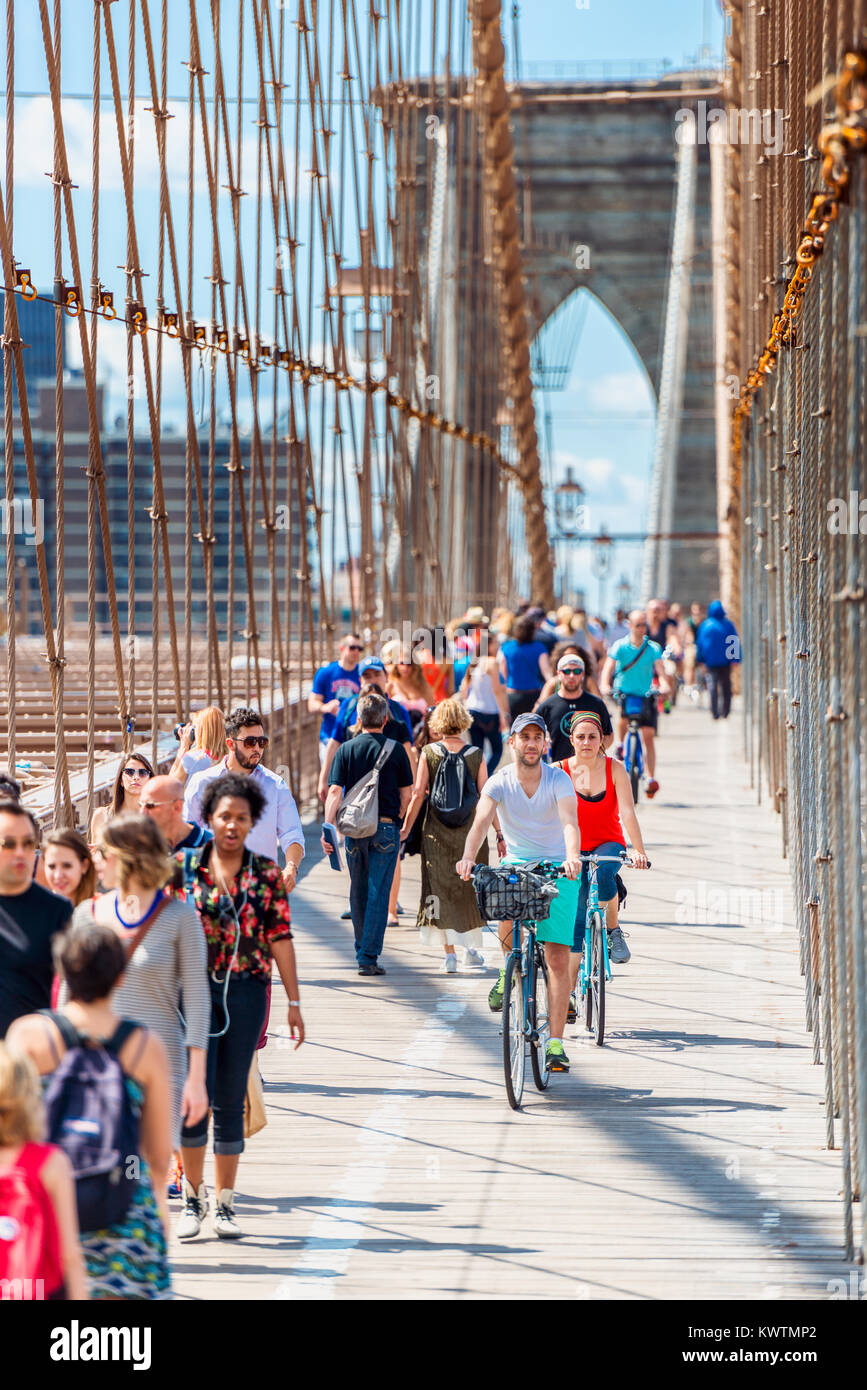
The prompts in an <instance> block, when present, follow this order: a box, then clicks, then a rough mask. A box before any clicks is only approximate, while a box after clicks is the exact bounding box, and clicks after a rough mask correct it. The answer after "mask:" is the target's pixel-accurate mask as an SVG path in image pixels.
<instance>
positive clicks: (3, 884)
mask: <svg viewBox="0 0 867 1390" xmlns="http://www.w3.org/2000/svg"><path fill="white" fill-rule="evenodd" d="M38 842H39V827H38V826H37V824H36V821H35V820H34V818H33V816H31V814H30V812H29V811H25V810H24V808H23V806H19V805H18V803H17V802H15V801H11V800H9V799H2V800H0V1038H3V1037H5V1036H6V1030H7V1029H8V1027H9V1025H10V1024H11V1023H12V1022H14V1020H15V1019H16V1018H20V1017H21V1016H22V1015H23V1014H32V1013H36V1012H37V1011H38V1010H39V1009H47V1008H48V1007H49V1005H50V1004H51V981H52V979H53V977H54V963H53V960H52V956H51V946H52V942H53V940H54V937H55V936H57V934H58V932H62V931H63V930H64V929H65V928H66V926H67V925H68V923H69V919H70V917H71V916H72V903H71V902H69V901H68V899H66V898H61V897H60V895H59V894H57V893H50V892H49V891H48V889H47V888H41V887H40V886H39V884H38V883H34V882H33V871H34V869H35V867H36V846H37V844H38Z"/></svg>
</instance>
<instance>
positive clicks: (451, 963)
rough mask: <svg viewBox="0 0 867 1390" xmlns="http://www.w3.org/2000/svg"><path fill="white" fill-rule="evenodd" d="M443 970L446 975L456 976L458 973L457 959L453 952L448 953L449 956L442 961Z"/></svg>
mask: <svg viewBox="0 0 867 1390" xmlns="http://www.w3.org/2000/svg"><path fill="white" fill-rule="evenodd" d="M443 970H444V971H445V973H446V974H447V975H457V973H458V958H457V956H456V955H455V953H454V951H449V954H448V955H447V956H446V958H445V960H444V961H443Z"/></svg>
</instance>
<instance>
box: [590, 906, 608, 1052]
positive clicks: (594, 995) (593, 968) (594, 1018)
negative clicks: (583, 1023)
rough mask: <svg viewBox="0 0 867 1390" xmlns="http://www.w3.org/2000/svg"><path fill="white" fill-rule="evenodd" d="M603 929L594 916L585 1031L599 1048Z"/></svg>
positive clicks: (602, 1007) (602, 1023)
mask: <svg viewBox="0 0 867 1390" xmlns="http://www.w3.org/2000/svg"><path fill="white" fill-rule="evenodd" d="M604 930H605V927H604V925H603V922H602V917H601V915H600V914H599V913H596V914H595V915H594V920H593V930H592V932H591V942H592V945H591V948H590V950H591V955H590V979H589V981H588V987H587V1030H588V1032H590V1033H592V1034H593V1041H594V1042H595V1043H596V1046H597V1047H601V1046H602V1044H603V1042H604V1041H605V957H604V954H603V944H602V933H603V931H604Z"/></svg>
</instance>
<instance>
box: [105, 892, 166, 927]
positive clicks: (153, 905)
mask: <svg viewBox="0 0 867 1390" xmlns="http://www.w3.org/2000/svg"><path fill="white" fill-rule="evenodd" d="M162 896H163V892H162V889H161V888H158V889H157V891H156V894H155V895H154V900H153V902H152V903H151V905H150V907H149V908H148V910H147V912H146V913H145V915H144V917H139V918H138V920H137V921H135V922H127V921H125V920H124V918H123V917H121V915H120V910H119V908H118V905H117V898H118V895H117V890H115V894H114V915H115V917H116V918H117V920H118V921H119V922H120V925H121V926H122V927H127V928H130V927H140V926H141V925H142V923H143V922H146V921H147V920H148V918H149V917H152V916H153V914H154V913H155V912H156V910H157V904H158V903H159V901H160V899H161V898H162Z"/></svg>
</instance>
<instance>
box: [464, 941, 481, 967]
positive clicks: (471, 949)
mask: <svg viewBox="0 0 867 1390" xmlns="http://www.w3.org/2000/svg"><path fill="white" fill-rule="evenodd" d="M464 968H465V969H466V970H484V968H485V958H484V956H483V955H482V953H481V951H477V950H476V948H475V946H468V947H467V950H466V955H465V956H464Z"/></svg>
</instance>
